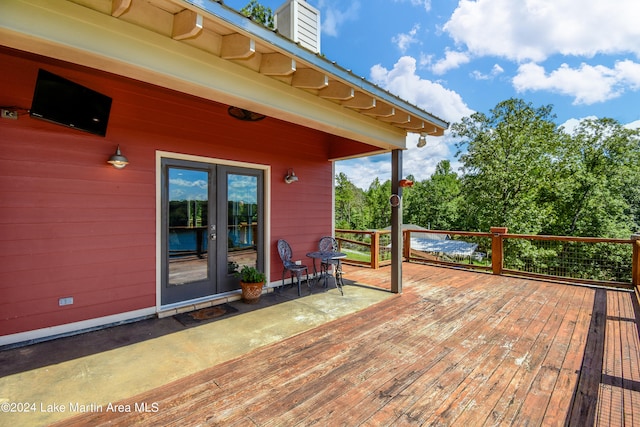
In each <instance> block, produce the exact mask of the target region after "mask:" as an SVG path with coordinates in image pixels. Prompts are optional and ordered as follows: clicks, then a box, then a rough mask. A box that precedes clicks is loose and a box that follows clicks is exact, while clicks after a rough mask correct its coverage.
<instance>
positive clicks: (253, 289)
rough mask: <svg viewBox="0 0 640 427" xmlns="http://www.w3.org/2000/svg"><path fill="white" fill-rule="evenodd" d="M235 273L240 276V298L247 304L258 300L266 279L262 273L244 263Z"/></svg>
mask: <svg viewBox="0 0 640 427" xmlns="http://www.w3.org/2000/svg"><path fill="white" fill-rule="evenodd" d="M236 275H237V276H238V277H239V278H240V286H241V287H242V300H243V301H244V302H245V303H247V304H256V303H257V302H258V301H259V300H260V295H262V287H263V286H264V282H265V280H266V276H265V275H264V273H263V272H261V271H260V270H258V269H257V268H255V267H251V266H248V265H245V266H243V267H242V269H241V270H240V271H239V272H238V273H236Z"/></svg>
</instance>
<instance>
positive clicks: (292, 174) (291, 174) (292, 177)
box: [284, 168, 298, 184]
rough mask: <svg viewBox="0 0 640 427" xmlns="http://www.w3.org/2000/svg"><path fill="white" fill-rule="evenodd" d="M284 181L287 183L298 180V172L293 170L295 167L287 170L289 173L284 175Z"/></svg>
mask: <svg viewBox="0 0 640 427" xmlns="http://www.w3.org/2000/svg"><path fill="white" fill-rule="evenodd" d="M284 182H286V183H287V184H291V183H292V182H298V177H297V176H296V173H295V172H294V171H293V168H289V169H288V170H287V174H286V175H285V177H284Z"/></svg>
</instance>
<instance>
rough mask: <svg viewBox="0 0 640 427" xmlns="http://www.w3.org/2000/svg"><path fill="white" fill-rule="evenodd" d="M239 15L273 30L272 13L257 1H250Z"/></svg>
mask: <svg viewBox="0 0 640 427" xmlns="http://www.w3.org/2000/svg"><path fill="white" fill-rule="evenodd" d="M240 13H242V14H243V15H244V16H246V17H248V18H251V19H253V20H254V21H256V22H258V23H260V24H262V25H264V26H265V27H268V28H271V29H273V28H275V25H274V21H273V11H272V10H271V8H270V7H265V6H263V5H261V4H260V3H258V1H257V0H251V1H250V2H249V3H248V4H247V5H246V6H245V7H243V8H242V9H240Z"/></svg>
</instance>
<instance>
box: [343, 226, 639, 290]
mask: <svg viewBox="0 0 640 427" xmlns="http://www.w3.org/2000/svg"><path fill="white" fill-rule="evenodd" d="M336 240H338V243H339V245H340V250H341V252H345V253H346V254H347V259H346V260H345V262H348V263H352V264H356V265H363V266H369V267H371V268H379V267H381V266H384V265H388V264H390V263H391V261H390V260H391V244H390V242H391V235H390V231H389V230H367V231H363V230H343V229H339V230H336ZM403 242H404V243H403V251H402V253H403V256H404V260H405V261H407V262H420V263H425V264H433V265H441V266H447V267H455V268H465V269H472V270H480V271H488V272H491V273H493V274H508V275H516V276H524V277H534V278H541V279H549V280H554V281H563V282H571V283H583V284H594V285H605V286H617V287H622V288H630V289H631V288H633V287H638V286H640V235H634V236H631V238H629V239H607V238H596V237H570V236H539V235H523V234H508V233H507V228H506V227H492V228H491V232H490V233H481V232H467V231H445V230H424V229H416V230H412V229H408V230H403Z"/></svg>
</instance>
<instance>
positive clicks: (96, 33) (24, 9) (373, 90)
mask: <svg viewBox="0 0 640 427" xmlns="http://www.w3.org/2000/svg"><path fill="white" fill-rule="evenodd" d="M0 35H1V37H0V40H2V41H1V42H0V43H2V44H3V45H5V46H8V47H11V48H15V49H20V50H24V51H28V52H32V53H37V54H41V55H44V56H49V57H53V58H56V59H61V60H65V61H68V62H72V63H77V64H80V65H85V66H89V67H93V68H97V69H101V70H104V71H108V72H112V73H114V74H118V75H123V76H126V77H130V78H134V79H138V80H141V81H145V82H149V83H153V84H156V85H161V86H164V87H168V88H170V89H174V90H178V91H181V92H185V93H188V94H192V95H196V96H199V97H203V98H207V99H210V100H213V101H216V102H222V103H225V104H228V105H230V106H235V107H240V108H243V109H247V110H251V111H254V112H257V113H260V114H264V115H267V116H271V117H274V118H277V119H280V120H284V121H288V122H292V123H297V124H300V125H303V126H307V127H310V128H313V129H317V130H321V131H323V132H327V133H330V134H333V135H337V136H340V137H344V138H349V139H352V140H355V141H358V142H361V143H364V144H368V145H370V146H373V147H376V150H373V151H372V150H370V149H369V150H368V152H367V153H366V154H372V152H383V151H389V150H393V149H403V148H406V147H405V144H406V142H405V141H406V135H407V134H408V133H420V134H425V135H435V136H439V135H442V134H443V133H444V130H445V129H446V128H447V127H448V123H447V122H446V121H444V120H442V119H440V118H438V117H435V116H433V115H431V114H430V113H428V112H426V111H424V110H422V109H420V108H418V107H416V106H415V105H413V104H410V103H408V102H406V101H404V100H402V99H400V98H398V97H396V96H395V95H393V94H391V93H389V92H387V91H385V90H383V89H381V88H380V87H378V86H376V85H374V84H372V83H371V82H368V81H367V80H366V79H364V78H361V77H358V76H356V75H354V74H353V73H351V72H350V71H349V70H347V69H344V68H342V67H340V66H338V65H336V64H335V63H332V62H330V61H328V60H326V59H325V58H323V57H322V56H321V55H320V54H316V53H313V52H311V51H310V50H307V49H305V48H303V47H301V46H300V45H298V44H296V43H294V42H292V41H290V40H289V39H287V38H285V37H283V36H281V35H279V34H278V33H277V32H276V31H272V30H270V29H268V28H266V27H264V26H263V25H260V24H257V23H255V22H253V21H251V20H250V19H248V18H246V17H244V16H242V15H241V14H239V13H238V12H237V11H235V10H232V9H230V8H228V7H226V6H225V5H223V4H222V3H221V2H217V1H213V0H200V1H195V0H69V1H60V0H14V1H12V2H4V3H3V5H2V6H0ZM363 154H365V153H363ZM334 160H335V159H334Z"/></svg>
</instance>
